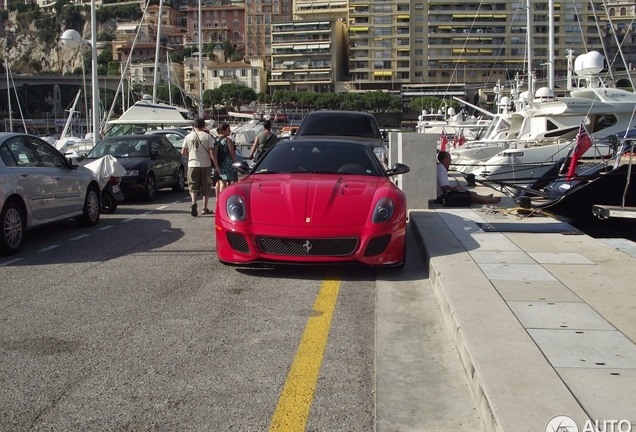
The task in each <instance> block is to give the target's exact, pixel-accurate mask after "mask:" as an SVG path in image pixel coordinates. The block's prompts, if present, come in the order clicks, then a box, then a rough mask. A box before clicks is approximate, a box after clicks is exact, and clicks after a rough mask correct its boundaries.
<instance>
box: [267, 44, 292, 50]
mask: <svg viewBox="0 0 636 432" xmlns="http://www.w3.org/2000/svg"><path fill="white" fill-rule="evenodd" d="M272 48H274V49H292V46H291V45H278V46H273V47H272Z"/></svg>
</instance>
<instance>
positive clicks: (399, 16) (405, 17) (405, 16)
mask: <svg viewBox="0 0 636 432" xmlns="http://www.w3.org/2000/svg"><path fill="white" fill-rule="evenodd" d="M397 17H398V19H409V18H411V15H398V16H397Z"/></svg>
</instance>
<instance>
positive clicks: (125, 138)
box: [86, 135, 185, 201]
mask: <svg viewBox="0 0 636 432" xmlns="http://www.w3.org/2000/svg"><path fill="white" fill-rule="evenodd" d="M106 155H111V156H114V157H116V158H117V161H118V162H119V163H120V164H122V165H123V166H124V168H126V175H125V176H123V177H122V179H121V183H120V185H119V187H120V188H121V192H122V193H123V194H124V196H125V197H126V198H143V199H145V200H146V201H153V200H154V199H155V198H156V195H157V190H158V189H162V188H166V187H171V188H172V190H173V191H175V192H182V191H183V189H184V188H185V167H184V165H183V162H182V161H181V153H180V152H179V151H178V150H177V149H175V148H174V146H173V145H172V144H170V142H169V141H168V139H167V138H166V137H163V136H159V135H122V136H113V137H110V138H106V139H105V140H102V141H100V142H99V143H97V145H96V146H95V147H94V148H93V149H92V150H91V152H90V153H89V154H88V156H87V157H86V159H87V160H88V161H90V160H95V159H99V158H101V157H103V156H106Z"/></svg>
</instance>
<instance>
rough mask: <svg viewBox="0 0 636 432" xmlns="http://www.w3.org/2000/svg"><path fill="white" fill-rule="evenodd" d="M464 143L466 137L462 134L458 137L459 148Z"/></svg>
mask: <svg viewBox="0 0 636 432" xmlns="http://www.w3.org/2000/svg"><path fill="white" fill-rule="evenodd" d="M465 143H466V137H465V136H464V132H462V133H461V134H460V135H459V146H460V147H461V146H463V145H464V144H465Z"/></svg>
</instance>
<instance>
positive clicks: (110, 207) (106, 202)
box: [102, 191, 118, 214]
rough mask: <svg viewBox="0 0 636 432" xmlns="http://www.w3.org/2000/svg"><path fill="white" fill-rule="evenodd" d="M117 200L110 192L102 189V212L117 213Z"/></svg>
mask: <svg viewBox="0 0 636 432" xmlns="http://www.w3.org/2000/svg"><path fill="white" fill-rule="evenodd" d="M117 204H118V202H117V200H116V199H115V197H113V196H112V195H111V194H109V193H108V192H104V191H102V213H107V214H110V213H115V210H117Z"/></svg>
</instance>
